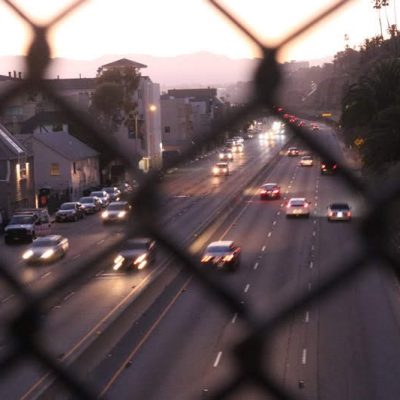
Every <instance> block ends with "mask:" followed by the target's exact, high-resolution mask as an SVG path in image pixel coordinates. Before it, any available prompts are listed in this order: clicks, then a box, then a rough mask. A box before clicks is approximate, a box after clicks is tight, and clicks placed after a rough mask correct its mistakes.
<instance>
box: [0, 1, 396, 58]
mask: <svg viewBox="0 0 400 400" xmlns="http://www.w3.org/2000/svg"><path fill="white" fill-rule="evenodd" d="M10 1H12V2H13V3H14V4H15V5H17V6H18V7H20V8H21V9H22V10H24V13H25V14H26V15H29V16H30V18H32V19H33V20H34V21H36V22H39V23H46V21H48V20H49V19H50V18H51V17H52V16H54V15H56V14H57V13H58V12H59V11H60V10H62V9H64V8H65V7H66V6H67V5H68V4H71V3H73V2H74V1H66V0H10ZM219 3H220V4H222V5H225V6H226V7H228V8H229V10H231V12H232V13H233V14H234V15H235V16H237V17H239V18H240V20H241V21H242V22H243V23H244V24H245V25H246V27H248V28H249V29H250V30H251V31H252V32H253V33H254V34H255V35H256V36H257V37H258V38H259V39H260V40H261V41H262V43H264V44H266V45H269V46H273V45H275V44H276V43H278V41H279V40H280V38H282V37H284V36H285V35H287V34H289V33H290V32H292V31H293V30H294V29H295V28H296V27H297V26H299V24H301V22H304V21H307V20H308V19H309V18H311V17H312V16H315V15H317V14H318V11H321V10H323V9H325V8H327V7H328V6H330V5H332V4H334V3H335V1H332V0H303V1H302V0H279V1H274V0H220V1H219ZM372 3H373V2H372V1H371V0H352V1H349V3H348V4H347V5H346V6H344V7H342V8H341V9H340V10H339V11H338V12H336V13H335V14H334V15H333V16H332V17H330V18H329V19H328V20H327V21H324V22H321V23H320V24H318V26H316V27H315V28H313V30H312V31H310V32H309V33H308V34H304V35H302V36H301V37H300V38H298V39H297V40H296V42H293V43H290V44H289V45H287V46H286V47H285V48H284V49H283V50H282V51H281V52H280V54H279V58H280V61H288V60H312V59H318V58H323V57H327V56H333V55H334V54H335V53H336V52H338V51H341V50H343V49H344V46H345V39H344V37H345V34H347V35H348V37H349V40H348V42H347V43H348V44H349V45H350V46H351V47H354V46H356V47H357V48H358V45H359V44H361V43H362V41H363V39H364V38H366V37H371V36H373V35H376V34H378V33H379V23H378V15H377V11H376V10H374V9H373V4H372ZM389 3H390V6H389V7H385V9H384V11H382V12H381V15H382V24H383V27H384V31H386V28H387V20H388V21H389V22H390V23H394V22H395V16H394V7H393V6H394V5H395V0H391V1H390V2H389ZM398 8H399V9H400V2H399V5H398ZM386 15H387V17H386ZM0 18H1V21H0V35H1V37H2V38H3V39H2V41H1V45H0V56H1V55H20V54H26V51H27V47H28V45H29V42H30V29H29V27H28V25H27V24H26V23H25V22H24V21H22V19H21V18H20V17H19V16H18V15H16V14H15V12H14V11H12V10H11V9H10V7H9V6H7V5H6V4H5V3H3V2H2V1H1V2H0ZM50 33H51V35H50V39H51V46H52V57H66V58H72V59H78V60H89V59H95V58H98V57H100V56H103V55H107V54H113V55H114V54H148V55H153V56H176V55H181V54H189V53H195V52H200V51H207V52H211V53H216V54H223V55H226V56H229V57H231V58H253V57H257V56H259V55H260V52H259V49H258V48H257V47H255V46H254V45H253V44H252V43H251V41H250V40H249V39H247V38H246V37H244V36H243V34H241V33H240V32H239V31H238V29H237V28H236V27H235V26H233V25H232V24H231V23H230V22H229V21H227V19H226V18H225V17H223V16H222V15H221V14H220V13H219V12H218V11H217V10H216V9H215V8H214V7H212V6H211V4H210V3H209V1H207V0H140V1H135V0H88V1H86V2H85V3H84V4H83V5H81V6H80V7H79V8H78V9H77V10H76V11H74V12H73V13H72V14H70V15H68V17H67V18H66V19H65V20H62V21H60V22H59V23H58V24H57V25H55V26H54V28H53V29H52V30H51V32H50Z"/></svg>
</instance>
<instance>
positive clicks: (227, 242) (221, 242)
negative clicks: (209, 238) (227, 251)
mask: <svg viewBox="0 0 400 400" xmlns="http://www.w3.org/2000/svg"><path fill="white" fill-rule="evenodd" d="M232 244H233V240H218V241H217V242H211V243H209V245H208V246H207V247H210V246H230V245H232Z"/></svg>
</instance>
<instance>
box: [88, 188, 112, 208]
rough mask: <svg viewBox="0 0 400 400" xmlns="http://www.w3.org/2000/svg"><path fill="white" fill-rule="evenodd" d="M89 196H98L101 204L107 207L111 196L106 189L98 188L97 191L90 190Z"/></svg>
mask: <svg viewBox="0 0 400 400" xmlns="http://www.w3.org/2000/svg"><path fill="white" fill-rule="evenodd" d="M89 196H95V197H98V198H99V199H100V201H101V206H102V207H103V208H105V207H107V206H108V203H109V202H110V196H109V195H108V193H107V192H106V191H104V190H97V191H95V192H90V194H89Z"/></svg>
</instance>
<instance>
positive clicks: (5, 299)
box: [1, 294, 14, 303]
mask: <svg viewBox="0 0 400 400" xmlns="http://www.w3.org/2000/svg"><path fill="white" fill-rule="evenodd" d="M13 297H14V295H13V294H10V295H9V296H7V297H5V298H4V299H3V300H1V302H2V303H7V301H9V300H11V299H12V298H13Z"/></svg>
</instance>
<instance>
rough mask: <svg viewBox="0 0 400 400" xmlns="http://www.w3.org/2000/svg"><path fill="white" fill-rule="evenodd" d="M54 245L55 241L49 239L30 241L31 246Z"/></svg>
mask: <svg viewBox="0 0 400 400" xmlns="http://www.w3.org/2000/svg"><path fill="white" fill-rule="evenodd" d="M54 245H55V242H54V241H53V240H49V239H40V240H34V241H33V243H32V247H52V246H54Z"/></svg>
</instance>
